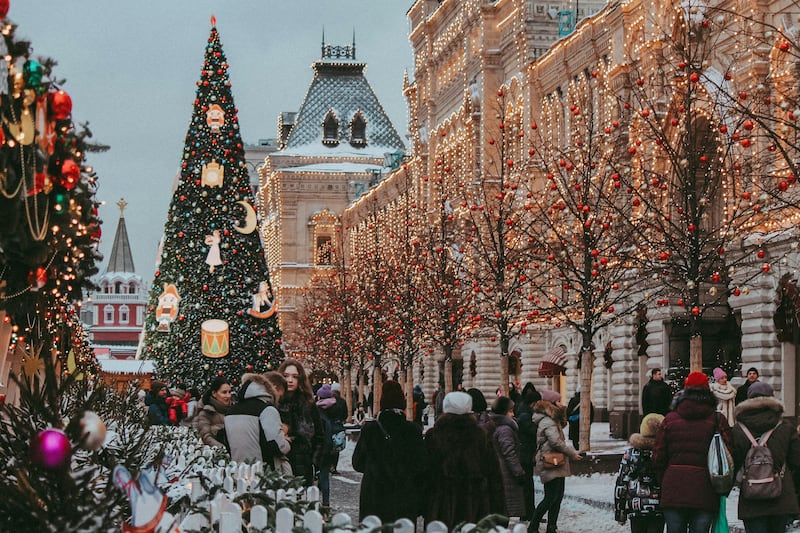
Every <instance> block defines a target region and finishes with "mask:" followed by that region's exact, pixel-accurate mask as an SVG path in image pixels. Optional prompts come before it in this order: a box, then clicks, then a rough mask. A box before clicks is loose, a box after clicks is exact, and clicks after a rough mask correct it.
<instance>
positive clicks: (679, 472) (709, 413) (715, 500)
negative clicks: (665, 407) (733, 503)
mask: <svg viewBox="0 0 800 533" xmlns="http://www.w3.org/2000/svg"><path fill="white" fill-rule="evenodd" d="M673 405H674V407H673V410H672V411H670V412H669V413H667V416H666V417H665V418H664V421H663V422H662V423H661V426H660V427H659V429H658V433H657V434H656V445H655V448H654V450H653V459H654V460H655V464H656V474H657V475H658V477H659V480H660V481H661V491H662V497H661V507H662V508H663V509H671V508H674V509H698V510H702V511H707V512H710V513H714V514H716V513H718V512H719V495H718V494H717V493H716V491H714V488H713V487H712V486H711V478H710V477H709V474H708V447H709V445H710V444H711V437H712V436H713V435H714V432H715V430H716V429H719V432H720V434H721V435H722V438H723V440H724V441H725V444H727V445H728V446H730V430H729V427H728V424H727V420H726V418H725V415H722V414H719V424H717V414H718V413H717V399H716V398H715V397H714V395H713V394H712V393H711V391H710V390H709V389H706V388H699V387H692V388H688V389H684V390H683V391H682V392H680V393H678V395H677V396H676V397H675V400H674V401H673Z"/></svg>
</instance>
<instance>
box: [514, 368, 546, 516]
mask: <svg viewBox="0 0 800 533" xmlns="http://www.w3.org/2000/svg"><path fill="white" fill-rule="evenodd" d="M541 399H542V395H541V394H539V391H537V390H536V387H535V386H534V385H533V383H531V382H528V383H526V384H525V387H523V388H522V401H520V402H519V403H518V404H517V405H515V406H514V409H515V410H516V412H515V413H514V417H515V418H516V419H517V424H518V425H519V461H520V463H522V469H523V470H524V471H525V483H524V485H523V487H522V488H523V489H524V491H525V516H523V517H520V518H522V520H530V519H531V514H532V513H533V509H534V508H535V507H536V505H535V501H534V492H533V467H534V460H533V458H534V456H535V455H536V424H534V423H533V404H535V403H536V402H538V401H539V400H541Z"/></svg>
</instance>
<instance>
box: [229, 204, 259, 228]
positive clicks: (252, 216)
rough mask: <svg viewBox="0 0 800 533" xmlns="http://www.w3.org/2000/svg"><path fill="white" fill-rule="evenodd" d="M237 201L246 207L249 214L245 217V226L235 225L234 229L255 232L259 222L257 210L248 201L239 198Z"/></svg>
mask: <svg viewBox="0 0 800 533" xmlns="http://www.w3.org/2000/svg"><path fill="white" fill-rule="evenodd" d="M236 203H237V204H240V205H241V206H242V207H244V210H245V212H246V213H247V216H245V219H244V226H241V227H240V226H234V227H233V229H235V230H236V231H238V232H239V233H253V232H254V231H255V230H256V226H257V225H258V222H257V221H256V210H255V209H253V206H252V205H250V204H249V203H247V201H245V200H239V201H238V202H236Z"/></svg>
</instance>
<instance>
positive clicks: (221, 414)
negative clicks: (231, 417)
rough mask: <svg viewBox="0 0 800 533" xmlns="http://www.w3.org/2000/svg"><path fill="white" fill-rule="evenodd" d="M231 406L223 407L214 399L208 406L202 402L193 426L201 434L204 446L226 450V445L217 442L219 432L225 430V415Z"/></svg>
mask: <svg viewBox="0 0 800 533" xmlns="http://www.w3.org/2000/svg"><path fill="white" fill-rule="evenodd" d="M228 409H230V406H228V405H222V404H221V403H219V402H218V401H217V400H215V399H214V398H213V397H212V398H211V399H210V401H209V403H208V404H207V405H206V404H205V403H203V402H202V401H201V402H200V403H199V410H198V412H197V414H196V415H195V417H194V421H193V425H194V428H195V429H196V430H197V433H199V434H200V438H201V439H202V441H203V444H207V445H208V446H218V447H220V448H224V447H225V444H224V443H222V442H220V441H219V440H217V436H218V435H219V431H220V430H221V429H224V428H225V413H227V412H228Z"/></svg>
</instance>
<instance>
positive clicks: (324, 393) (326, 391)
mask: <svg viewBox="0 0 800 533" xmlns="http://www.w3.org/2000/svg"><path fill="white" fill-rule="evenodd" d="M332 396H333V391H332V390H331V386H330V385H328V384H327V383H325V384H323V385H322V387H320V388H319V390H317V398H319V399H320V400H325V399H327V398H330V397H332Z"/></svg>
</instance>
